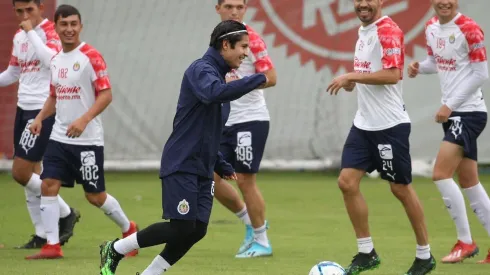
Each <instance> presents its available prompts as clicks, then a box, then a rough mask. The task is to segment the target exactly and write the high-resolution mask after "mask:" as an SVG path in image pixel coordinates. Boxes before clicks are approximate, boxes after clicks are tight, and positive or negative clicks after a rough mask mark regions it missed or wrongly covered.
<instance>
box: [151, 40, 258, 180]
mask: <svg viewBox="0 0 490 275" xmlns="http://www.w3.org/2000/svg"><path fill="white" fill-rule="evenodd" d="M229 71H231V68H230V67H229V66H228V65H227V64H226V62H225V60H224V59H223V57H222V56H221V54H220V53H219V52H218V51H217V50H215V49H214V48H209V49H208V50H207V52H206V53H205V54H204V56H203V57H202V58H200V59H198V60H196V61H194V62H193V63H192V64H191V65H190V66H189V68H188V69H187V70H186V71H185V73H184V77H183V79H182V84H181V88H180V95H179V100H178V103H177V112H176V114H175V117H174V122H173V131H172V134H170V137H169V138H168V140H167V143H166V144H165V147H164V149H163V154H162V161H161V166H160V178H163V177H166V176H168V175H170V174H172V173H175V172H185V173H191V174H195V175H198V176H202V177H206V178H210V179H212V178H213V172H214V171H215V170H216V172H217V173H218V174H220V175H221V176H222V174H223V173H220V172H223V166H224V165H225V166H226V165H228V166H229V164H227V163H226V162H224V160H223V159H222V156H221V153H219V152H218V151H219V146H220V139H221V134H222V130H223V117H228V114H224V113H223V111H225V110H223V108H222V105H223V104H227V103H229V102H230V101H233V100H236V99H238V98H240V97H242V96H243V95H245V94H247V93H249V92H251V91H253V90H254V89H256V88H257V87H259V86H260V85H262V84H263V83H265V82H266V77H265V75H263V74H255V75H252V76H249V77H244V78H242V79H240V80H235V81H233V82H230V83H228V84H227V83H226V81H225V75H226V73H228V72H229ZM229 111H230V110H229V108H226V112H229ZM215 166H216V168H215ZM220 170H221V171H220ZM228 171H229V170H228Z"/></svg>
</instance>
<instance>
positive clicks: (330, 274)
mask: <svg viewBox="0 0 490 275" xmlns="http://www.w3.org/2000/svg"><path fill="white" fill-rule="evenodd" d="M309 275H345V269H344V268H343V267H342V266H340V265H339V264H338V263H335V262H330V261H324V262H320V263H318V264H316V265H315V266H313V267H312V268H311V270H310V273H309Z"/></svg>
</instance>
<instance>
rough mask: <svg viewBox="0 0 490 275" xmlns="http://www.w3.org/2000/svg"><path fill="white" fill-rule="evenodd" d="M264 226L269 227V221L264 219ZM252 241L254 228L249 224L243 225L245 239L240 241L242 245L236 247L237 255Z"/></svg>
mask: <svg viewBox="0 0 490 275" xmlns="http://www.w3.org/2000/svg"><path fill="white" fill-rule="evenodd" d="M265 228H266V229H269V223H268V222H267V221H265ZM253 241H254V229H253V227H252V226H251V225H247V224H246V225H245V239H244V240H243V242H242V245H241V246H240V248H239V249H238V252H237V255H239V254H242V253H243V252H245V250H247V249H248V247H249V246H250V245H251V244H252V242H253Z"/></svg>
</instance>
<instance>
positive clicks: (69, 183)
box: [41, 140, 105, 193]
mask: <svg viewBox="0 0 490 275" xmlns="http://www.w3.org/2000/svg"><path fill="white" fill-rule="evenodd" d="M41 179H55V180H60V181H62V183H63V186H64V187H74V186H75V181H76V182H77V183H78V184H82V185H83V190H85V192H87V193H100V192H104V191H105V178H104V147H103V146H94V145H72V144H66V143H61V142H58V141H55V140H50V141H49V143H48V147H47V149H46V153H45V154H44V159H43V172H42V173H41Z"/></svg>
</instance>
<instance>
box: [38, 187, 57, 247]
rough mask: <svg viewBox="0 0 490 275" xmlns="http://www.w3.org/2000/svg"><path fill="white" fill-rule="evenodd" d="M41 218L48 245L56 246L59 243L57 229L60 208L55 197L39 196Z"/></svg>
mask: <svg viewBox="0 0 490 275" xmlns="http://www.w3.org/2000/svg"><path fill="white" fill-rule="evenodd" d="M41 217H42V219H43V225H44V230H46V237H47V239H48V244H58V243H59V242H60V236H59V228H58V221H59V219H60V206H59V202H58V197H57V196H56V197H45V196H41Z"/></svg>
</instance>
